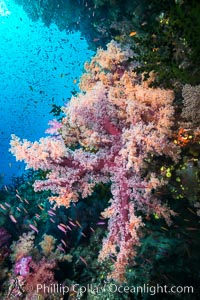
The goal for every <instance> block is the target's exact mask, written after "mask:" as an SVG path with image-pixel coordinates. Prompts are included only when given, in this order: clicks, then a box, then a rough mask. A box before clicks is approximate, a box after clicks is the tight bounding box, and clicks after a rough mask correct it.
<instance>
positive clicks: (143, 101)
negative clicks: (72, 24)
mask: <svg viewBox="0 0 200 300" xmlns="http://www.w3.org/2000/svg"><path fill="white" fill-rule="evenodd" d="M130 58H133V53H132V51H131V50H130V49H129V48H126V49H125V50H122V49H121V48H120V46H119V45H118V44H117V43H115V42H111V43H110V44H108V49H107V50H98V52H97V55H96V56H95V57H94V58H93V59H92V61H91V63H90V64H87V65H86V70H87V72H86V73H85V74H84V75H83V77H82V79H81V84H80V87H81V88H82V90H83V93H80V94H79V95H78V96H77V97H73V98H72V99H71V101H70V102H69V103H68V105H67V106H66V107H65V108H63V111H64V112H65V114H66V117H65V118H63V120H62V127H61V129H60V132H61V135H62V136H61V137H62V139H55V138H50V137H47V138H44V139H41V140H40V142H39V143H37V142H35V143H30V142H28V141H26V140H25V141H23V142H21V141H20V140H19V139H18V138H17V137H15V136H13V140H12V141H11V152H12V153H13V154H14V155H15V156H16V158H17V160H25V162H26V163H27V167H29V168H34V169H35V170H38V169H43V170H48V171H49V172H48V174H47V177H46V179H45V180H39V181H36V182H35V184H34V188H35V190H36V191H40V190H48V189H50V190H51V191H52V192H53V193H54V194H56V195H55V196H52V197H51V198H50V201H55V202H56V204H57V205H58V206H60V205H65V206H66V207H68V206H69V205H70V202H71V201H78V198H79V195H82V197H87V196H88V195H90V194H91V193H92V191H93V188H94V186H95V185H96V184H97V183H100V182H101V183H102V182H103V183H106V182H111V192H112V195H113V197H112V199H110V207H108V208H107V209H106V210H105V211H104V212H103V214H102V215H103V216H104V217H105V218H109V223H108V235H107V237H106V238H105V239H104V241H103V248H102V251H101V252H100V255H99V259H100V260H104V259H105V258H107V257H109V256H110V255H111V256H112V257H115V259H116V262H115V263H114V271H113V272H112V273H111V274H110V277H112V278H114V279H116V280H117V281H120V282H122V281H123V280H124V273H125V268H126V266H127V264H128V263H129V261H130V260H132V258H133V257H134V254H135V246H136V245H138V244H139V237H138V230H139V228H140V227H141V226H143V222H142V218H141V217H139V216H137V214H138V213H136V211H142V212H144V213H145V214H147V215H149V214H151V213H157V214H158V215H159V216H163V217H164V218H165V220H166V221H167V222H168V223H170V215H173V212H172V211H171V210H170V209H169V208H168V207H167V206H166V205H164V204H162V203H161V201H159V200H158V199H156V198H155V197H154V195H153V194H152V190H156V189H157V188H159V187H160V186H162V185H164V184H165V181H164V180H163V179H162V176H161V175H159V174H156V173H155V171H154V169H155V168H151V165H152V164H153V161H154V158H156V157H158V156H161V155H167V156H169V157H170V158H171V159H173V160H175V161H176V160H177V159H178V148H177V147H176V146H175V145H174V143H173V141H172V139H171V138H172V131H171V127H172V125H173V114H174V108H173V105H172V104H173V99H174V95H173V92H172V91H171V90H163V89H160V88H150V87H149V86H148V83H144V82H143V81H142V79H141V78H140V77H138V76H137V75H136V74H135V73H134V64H133V63H128V60H129V59H130ZM76 145H79V146H80V145H81V146H82V147H81V148H80V147H79V149H76V150H74V151H73V150H71V149H72V147H74V146H76ZM67 146H68V147H69V148H67Z"/></svg>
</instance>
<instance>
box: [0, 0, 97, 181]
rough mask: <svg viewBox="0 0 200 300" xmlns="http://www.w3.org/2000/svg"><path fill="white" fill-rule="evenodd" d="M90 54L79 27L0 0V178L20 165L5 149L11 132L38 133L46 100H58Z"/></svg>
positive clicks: (73, 85) (74, 85)
mask: <svg viewBox="0 0 200 300" xmlns="http://www.w3.org/2000/svg"><path fill="white" fill-rule="evenodd" d="M93 54H94V53H93V52H92V51H91V50H89V49H88V45H87V42H86V40H85V39H84V38H83V37H82V36H81V34H80V32H73V33H69V32H68V33H67V32H66V31H63V32H60V31H59V30H58V28H57V26H56V25H54V24H52V25H51V26H50V28H47V27H46V26H44V25H43V23H42V22H40V21H39V22H32V21H31V20H30V19H29V18H28V17H27V15H26V13H25V12H24V11H23V9H22V8H21V7H20V6H18V5H16V4H15V3H14V2H13V1H12V0H5V1H2V0H0V184H8V183H9V182H10V180H11V177H12V176H19V175H21V174H22V172H23V170H24V165H23V164H22V163H16V161H15V158H13V157H12V155H11V154H10V153H9V151H8V149H9V141H10V136H11V134H12V133H14V134H16V135H18V136H19V137H20V138H26V139H29V140H31V141H33V140H38V139H39V138H40V137H41V136H44V132H45V130H46V129H47V123H48V121H49V120H50V119H53V118H54V116H53V115H52V114H50V111H51V110H52V104H56V105H63V104H64V103H65V102H66V101H67V100H68V99H69V98H70V97H71V92H72V91H73V90H76V91H78V78H79V77H80V75H81V74H82V72H83V65H84V62H85V61H87V60H89V59H90V57H91V56H92V55H93Z"/></svg>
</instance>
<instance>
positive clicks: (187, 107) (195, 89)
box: [181, 84, 200, 130]
mask: <svg viewBox="0 0 200 300" xmlns="http://www.w3.org/2000/svg"><path fill="white" fill-rule="evenodd" d="M182 95H183V105H184V107H183V110H182V114H181V117H182V118H183V119H184V120H185V123H186V124H185V128H188V129H198V128H199V130H200V112H199V106H200V85H196V86H191V85H190V84H186V85H184V87H183V90H182Z"/></svg>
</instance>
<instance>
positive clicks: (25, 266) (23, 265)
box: [15, 256, 32, 277]
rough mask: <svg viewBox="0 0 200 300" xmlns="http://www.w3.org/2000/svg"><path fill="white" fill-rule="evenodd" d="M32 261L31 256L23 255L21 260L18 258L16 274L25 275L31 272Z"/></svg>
mask: <svg viewBox="0 0 200 300" xmlns="http://www.w3.org/2000/svg"><path fill="white" fill-rule="evenodd" d="M31 261H32V257H31V256H26V257H22V258H21V259H20V260H18V261H17V262H16V264H15V274H16V275H21V276H23V277H25V276H26V275H28V274H29V271H30V266H29V264H30V262H31Z"/></svg>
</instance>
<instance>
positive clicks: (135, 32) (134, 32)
mask: <svg viewBox="0 0 200 300" xmlns="http://www.w3.org/2000/svg"><path fill="white" fill-rule="evenodd" d="M136 34H137V31H132V32H131V33H130V34H129V36H135V35H136Z"/></svg>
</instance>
